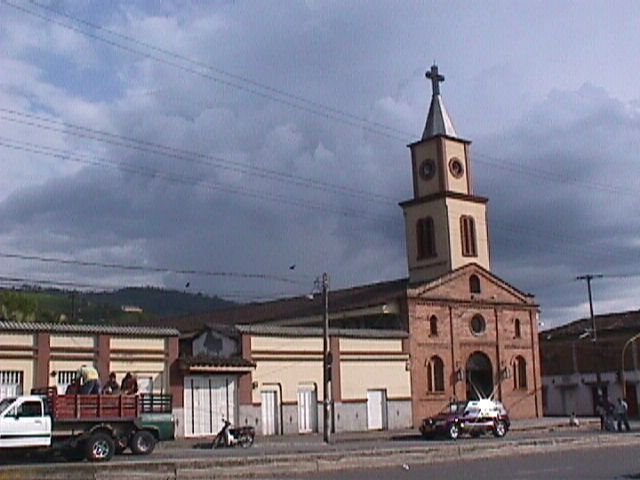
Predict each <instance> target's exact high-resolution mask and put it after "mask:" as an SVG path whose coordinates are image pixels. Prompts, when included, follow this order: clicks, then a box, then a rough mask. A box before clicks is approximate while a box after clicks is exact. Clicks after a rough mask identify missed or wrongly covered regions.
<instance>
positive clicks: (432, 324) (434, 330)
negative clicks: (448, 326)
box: [429, 315, 438, 337]
mask: <svg viewBox="0 0 640 480" xmlns="http://www.w3.org/2000/svg"><path fill="white" fill-rule="evenodd" d="M429 336H430V337H437V336H438V317H436V316H435V315H431V318H430V319H429Z"/></svg>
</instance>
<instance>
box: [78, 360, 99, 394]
mask: <svg viewBox="0 0 640 480" xmlns="http://www.w3.org/2000/svg"><path fill="white" fill-rule="evenodd" d="M78 377H80V380H81V381H82V387H80V393H81V394H82V395H98V394H99V393H100V376H99V375H98V371H97V370H96V369H95V367H94V366H93V365H82V367H80V370H78Z"/></svg>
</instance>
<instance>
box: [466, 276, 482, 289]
mask: <svg viewBox="0 0 640 480" xmlns="http://www.w3.org/2000/svg"><path fill="white" fill-rule="evenodd" d="M469 291H470V292H471V293H482V290H481V288H480V278H478V276H477V275H471V276H470V277H469Z"/></svg>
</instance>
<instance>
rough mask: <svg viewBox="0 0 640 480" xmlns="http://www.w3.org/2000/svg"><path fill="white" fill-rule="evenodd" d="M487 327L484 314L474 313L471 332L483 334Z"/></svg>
mask: <svg viewBox="0 0 640 480" xmlns="http://www.w3.org/2000/svg"><path fill="white" fill-rule="evenodd" d="M486 329H487V322H485V321H484V318H483V317H482V315H474V316H473V318H472V319H471V332H472V333H473V334H474V335H482V334H483V333H484V331H485V330H486Z"/></svg>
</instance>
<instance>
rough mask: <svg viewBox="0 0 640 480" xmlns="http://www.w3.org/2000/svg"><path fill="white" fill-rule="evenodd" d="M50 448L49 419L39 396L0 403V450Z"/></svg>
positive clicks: (10, 399) (29, 396)
mask: <svg viewBox="0 0 640 480" xmlns="http://www.w3.org/2000/svg"><path fill="white" fill-rule="evenodd" d="M49 446H51V417H50V416H49V415H48V414H47V413H46V411H45V404H44V401H43V399H42V397H40V396H36V395H27V396H22V397H17V398H5V399H3V400H2V401H0V448H31V447H49Z"/></svg>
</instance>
